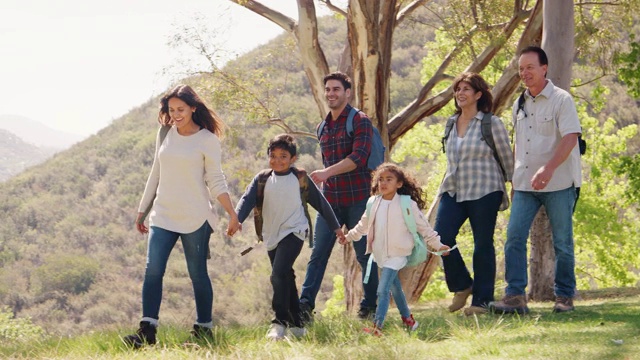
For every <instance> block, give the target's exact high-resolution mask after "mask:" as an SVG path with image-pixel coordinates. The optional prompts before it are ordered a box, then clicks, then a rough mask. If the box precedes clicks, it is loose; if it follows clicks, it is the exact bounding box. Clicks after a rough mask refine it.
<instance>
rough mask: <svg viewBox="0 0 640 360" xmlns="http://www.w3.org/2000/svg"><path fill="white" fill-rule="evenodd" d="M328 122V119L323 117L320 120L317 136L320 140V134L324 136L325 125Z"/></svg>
mask: <svg viewBox="0 0 640 360" xmlns="http://www.w3.org/2000/svg"><path fill="white" fill-rule="evenodd" d="M326 124H327V121H326V120H324V119H323V120H322V122H320V125H318V127H317V128H316V136H317V137H318V140H320V136H322V132H323V131H324V126H325V125H326Z"/></svg>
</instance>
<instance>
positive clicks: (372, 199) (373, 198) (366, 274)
mask: <svg viewBox="0 0 640 360" xmlns="http://www.w3.org/2000/svg"><path fill="white" fill-rule="evenodd" d="M378 197H379V195H376V196H371V197H370V198H369V200H367V208H366V209H365V214H367V219H369V221H371V219H370V216H371V208H372V207H373V203H374V202H375V201H376V199H377V198H378ZM372 266H373V254H369V261H367V269H366V270H365V272H364V280H362V283H364V284H368V283H369V275H371V267H372Z"/></svg>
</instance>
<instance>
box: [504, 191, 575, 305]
mask: <svg viewBox="0 0 640 360" xmlns="http://www.w3.org/2000/svg"><path fill="white" fill-rule="evenodd" d="M575 200H576V190H575V188H574V187H573V186H571V187H570V188H567V189H564V190H559V191H552V192H533V191H516V192H515V193H514V195H513V204H512V205H511V218H510V219H509V227H508V228H507V242H506V243H505V245H504V257H505V278H506V280H507V288H506V291H505V292H506V294H507V295H524V293H525V288H526V287H527V281H528V279H527V237H528V236H529V230H530V229H531V223H532V222H533V219H534V217H535V216H536V214H537V213H538V210H539V209H540V206H544V207H545V210H546V211H547V215H548V216H549V222H550V224H551V230H552V233H553V248H554V250H555V255H556V266H555V283H554V292H555V295H556V296H562V297H568V298H572V297H573V296H574V293H575V287H576V275H575V258H574V253H573V218H572V215H573V204H574V202H575Z"/></svg>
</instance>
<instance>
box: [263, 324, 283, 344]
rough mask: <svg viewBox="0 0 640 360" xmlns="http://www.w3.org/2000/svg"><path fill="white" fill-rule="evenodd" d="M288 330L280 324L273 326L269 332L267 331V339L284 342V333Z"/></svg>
mask: <svg viewBox="0 0 640 360" xmlns="http://www.w3.org/2000/svg"><path fill="white" fill-rule="evenodd" d="M285 330H286V328H285V327H284V326H283V325H280V324H271V327H269V331H267V339H269V340H274V341H277V340H282V339H284V332H285Z"/></svg>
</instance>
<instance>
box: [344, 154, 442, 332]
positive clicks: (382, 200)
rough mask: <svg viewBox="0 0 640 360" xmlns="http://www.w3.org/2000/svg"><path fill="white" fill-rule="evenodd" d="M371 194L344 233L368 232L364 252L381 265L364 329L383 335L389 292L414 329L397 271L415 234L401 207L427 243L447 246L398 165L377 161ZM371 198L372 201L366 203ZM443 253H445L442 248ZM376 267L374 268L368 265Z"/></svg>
mask: <svg viewBox="0 0 640 360" xmlns="http://www.w3.org/2000/svg"><path fill="white" fill-rule="evenodd" d="M371 194H372V195H374V198H373V200H371V199H370V200H369V202H368V204H367V211H365V213H364V214H363V215H362V218H361V219H360V221H359V222H358V224H357V225H356V226H355V227H354V228H353V229H351V230H349V233H348V234H347V235H346V241H341V243H346V242H347V241H358V240H360V239H361V238H362V236H363V235H367V254H370V253H373V257H374V259H375V262H376V263H378V266H380V267H381V268H382V273H381V274H380V278H379V283H378V307H377V308H376V315H375V319H374V322H373V327H372V328H365V329H364V331H365V332H367V333H371V334H373V335H376V336H380V335H382V332H381V329H382V325H383V323H384V319H385V317H386V315H387V310H388V309H389V302H390V296H389V294H390V293H392V294H393V300H394V301H395V302H396V306H397V307H398V310H399V311H400V316H401V317H402V322H403V324H404V325H405V326H406V327H407V328H408V329H409V330H415V329H416V328H417V327H418V322H417V321H416V320H415V319H414V318H413V315H412V314H411V311H410V310H409V306H408V305H407V300H406V298H405V296H404V292H403V291H402V285H401V284H400V278H399V277H398V271H399V270H400V269H402V268H403V267H405V265H407V256H409V255H411V251H412V250H413V246H414V245H413V244H414V237H413V234H412V233H411V232H410V231H409V228H408V227H407V225H406V223H405V220H404V216H403V214H402V211H409V212H410V213H411V214H412V216H413V218H414V219H415V225H416V230H417V232H418V233H419V234H420V235H422V237H423V238H424V240H425V241H426V243H427V245H428V246H429V247H430V248H432V249H435V250H438V251H446V250H448V249H449V247H448V246H446V245H443V244H442V243H441V242H440V236H438V233H436V232H435V231H433V229H432V228H431V225H429V222H428V221H427V219H426V218H425V216H424V214H423V213H422V211H421V210H420V209H423V208H424V206H425V202H424V200H423V199H422V189H421V188H420V187H419V186H418V185H417V183H416V181H415V179H413V177H411V176H410V175H409V174H407V173H405V172H404V171H403V170H402V169H401V168H400V167H398V166H397V165H395V164H391V163H384V164H382V165H380V166H379V167H378V168H377V169H376V171H375V173H374V174H373V176H372V180H371ZM400 196H410V197H411V208H410V209H409V208H408V209H403V208H402V205H401V200H400ZM371 202H372V204H371V205H369V204H370V203H371ZM444 255H448V252H445V253H444ZM371 271H376V269H371Z"/></svg>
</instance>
